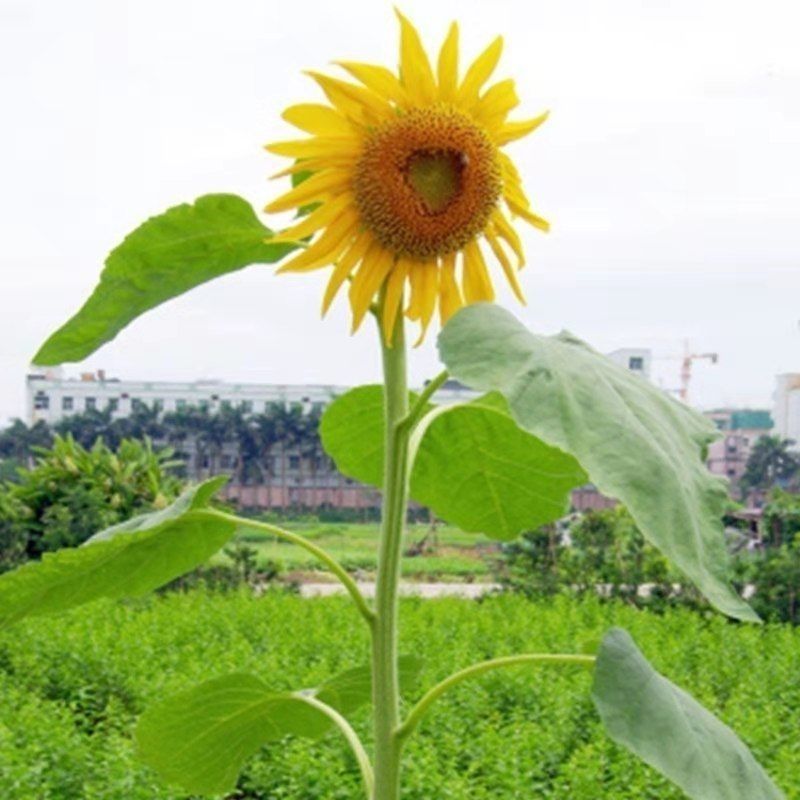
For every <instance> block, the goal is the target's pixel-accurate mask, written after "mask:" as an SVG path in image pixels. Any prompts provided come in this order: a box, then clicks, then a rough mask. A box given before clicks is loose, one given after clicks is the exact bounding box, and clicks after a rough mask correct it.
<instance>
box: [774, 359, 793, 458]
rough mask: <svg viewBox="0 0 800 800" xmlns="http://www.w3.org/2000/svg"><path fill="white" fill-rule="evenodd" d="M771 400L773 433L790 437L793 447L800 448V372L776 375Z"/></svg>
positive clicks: (785, 437)
mask: <svg viewBox="0 0 800 800" xmlns="http://www.w3.org/2000/svg"><path fill="white" fill-rule="evenodd" d="M773 400H774V401H775V406H774V408H773V413H772V418H773V419H774V420H775V429H774V433H775V435H776V436H779V437H780V438H781V439H791V440H792V441H793V442H795V448H796V449H798V448H800V372H785V373H784V374H783V375H778V376H777V377H776V379H775V394H774V395H773Z"/></svg>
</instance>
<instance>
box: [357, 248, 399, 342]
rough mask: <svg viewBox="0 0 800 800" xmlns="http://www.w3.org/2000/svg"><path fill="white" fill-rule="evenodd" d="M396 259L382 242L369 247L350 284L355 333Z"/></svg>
mask: <svg viewBox="0 0 800 800" xmlns="http://www.w3.org/2000/svg"><path fill="white" fill-rule="evenodd" d="M394 260H395V255H394V253H392V251H391V250H387V249H386V248H384V247H382V246H381V245H380V244H378V243H375V245H374V246H373V247H371V248H370V249H369V252H368V253H367V255H365V256H364V260H363V261H362V262H361V266H360V267H359V268H358V272H356V274H355V276H354V277H353V282H352V283H351V284H350V292H349V296H350V306H351V308H352V309H353V333H355V332H356V331H357V330H358V329H359V328H360V327H361V323H362V322H363V321H364V317H365V316H366V315H367V311H369V307H370V305H371V304H372V298H373V297H375V295H376V294H377V292H378V290H379V289H380V288H381V285H382V284H383V281H384V280H385V279H386V276H387V275H388V274H389V271H390V270H391V268H392V266H393V264H394Z"/></svg>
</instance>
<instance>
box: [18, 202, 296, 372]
mask: <svg viewBox="0 0 800 800" xmlns="http://www.w3.org/2000/svg"><path fill="white" fill-rule="evenodd" d="M270 236H272V231H270V230H269V228H266V227H265V226H264V225H262V224H261V222H259V220H258V218H257V217H256V215H255V213H254V212H253V209H252V208H251V206H250V204H249V203H248V202H247V201H245V200H243V199H242V198H241V197H237V196H236V195H232V194H209V195H205V196H204V197H200V198H198V199H197V200H195V202H194V204H191V205H190V204H188V203H184V204H182V205H179V206H175V207H174V208H170V209H169V210H168V211H166V212H165V213H164V214H161V215H159V216H157V217H152V218H151V219H149V220H147V222H145V223H143V224H142V225H140V226H139V227H138V228H137V229H136V230H135V231H133V232H132V233H131V234H129V235H128V236H127V237H126V238H125V240H124V241H123V242H122V244H120V245H119V246H118V247H117V248H115V249H114V250H112V251H111V253H110V254H109V256H108V258H107V259H106V266H105V269H104V270H103V272H102V274H101V275H100V283H99V284H98V285H97V287H96V288H95V290H94V292H92V295H91V296H90V297H89V299H88V300H87V301H86V303H85V304H84V306H83V307H82V308H81V309H80V311H78V313H77V314H75V316H74V317H72V318H71V319H70V320H69V321H68V322H67V323H66V324H64V325H63V326H62V327H61V328H59V329H58V330H57V331H56V332H55V333H54V334H53V335H52V336H50V338H49V339H48V340H47V341H46V342H45V343H44V345H42V347H41V349H40V350H39V352H38V353H37V354H36V355H35V356H34V358H33V361H34V363H35V364H42V365H49V364H62V363H64V362H66V361H80V360H82V359H84V358H86V356H88V355H91V354H92V353H93V352H94V351H95V350H97V349H98V348H99V347H100V346H101V345H103V344H105V343H106V342H108V341H110V340H111V339H113V338H114V337H115V336H116V335H117V334H118V333H119V332H120V331H121V330H122V329H123V328H124V327H125V326H126V325H127V324H128V323H129V322H131V321H132V320H134V319H136V317H138V316H140V315H141V314H144V312H145V311H149V310H150V309H151V308H154V307H155V306H157V305H160V304H161V303H163V302H165V301H166V300H169V299H171V298H173V297H177V296H178V295H180V294H183V293H184V292H187V291H188V290H189V289H193V288H194V287H195V286H199V285H200V284H201V283H205V282H206V281H209V280H211V279H212V278H217V277H219V276H220V275H226V274H227V273H229V272H234V271H236V270H239V269H242V268H243V267H246V266H248V265H249V264H270V263H273V262H275V261H279V260H280V259H281V258H283V256H285V255H286V254H287V253H288V252H290V251H291V250H292V249H293V245H290V244H270V243H269V242H268V241H265V240H266V239H268V238H269V237H270Z"/></svg>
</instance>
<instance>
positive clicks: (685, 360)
mask: <svg viewBox="0 0 800 800" xmlns="http://www.w3.org/2000/svg"><path fill="white" fill-rule="evenodd" d="M656 360H658V361H680V362H681V373H680V386H679V387H678V388H677V389H671V388H670V389H667V390H666V391H668V392H669V393H670V394H674V395H675V396H677V397H678V398H680V400H681V401H682V402H684V403H688V402H689V387H690V386H691V383H692V366H693V365H694V362H695V361H702V360H706V361H710V362H711V363H712V364H716V363H717V362H718V361H719V355H718V354H717V353H693V352H692V348H691V347H690V345H689V340H688V339H684V341H683V355H680V356H679V355H671V356H656Z"/></svg>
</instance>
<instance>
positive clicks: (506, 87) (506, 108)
mask: <svg viewBox="0 0 800 800" xmlns="http://www.w3.org/2000/svg"><path fill="white" fill-rule="evenodd" d="M518 105H519V97H517V92H516V90H515V88H514V81H513V80H511V79H510V78H509V79H508V80H505V81H500V82H499V83H496V84H495V85H494V86H492V87H491V89H489V90H488V91H487V92H486V93H485V94H484V95H483V96H482V97H481V99H480V100H479V101H478V105H477V106H476V107H475V112H474V113H475V118H476V119H477V120H478V121H479V122H483V124H484V125H486V126H487V127H494V126H496V125H499V124H502V122H503V120H505V118H506V116H507V115H508V113H509V112H510V111H511V110H512V109H514V108H515V107H516V106H518Z"/></svg>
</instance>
